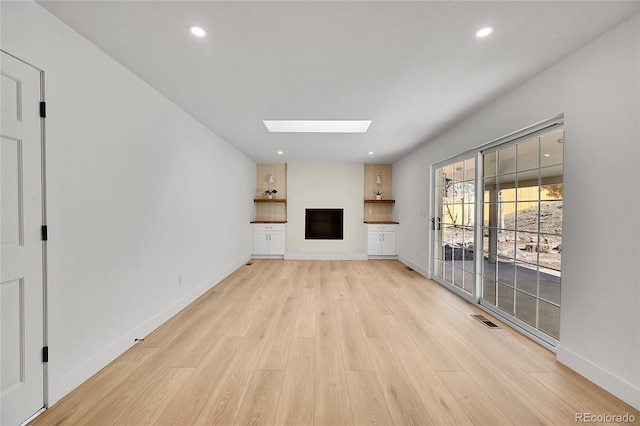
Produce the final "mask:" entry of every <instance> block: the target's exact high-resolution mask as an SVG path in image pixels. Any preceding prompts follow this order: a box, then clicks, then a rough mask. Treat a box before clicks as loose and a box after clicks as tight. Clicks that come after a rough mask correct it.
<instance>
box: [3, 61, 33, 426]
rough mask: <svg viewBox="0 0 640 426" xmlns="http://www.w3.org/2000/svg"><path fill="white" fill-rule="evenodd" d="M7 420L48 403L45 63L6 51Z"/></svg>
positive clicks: (25, 416) (29, 413)
mask: <svg viewBox="0 0 640 426" xmlns="http://www.w3.org/2000/svg"><path fill="white" fill-rule="evenodd" d="M1 80H2V86H1V90H2V91H1V92H0V94H1V96H0V97H1V98H2V127H1V128H0V131H1V133H0V139H1V144H2V150H1V153H0V157H1V166H0V167H1V176H0V178H1V179H2V199H1V215H2V216H1V222H2V227H1V234H0V235H1V240H2V264H1V265H2V272H1V279H0V302H1V307H0V308H1V311H0V313H1V314H0V315H1V318H0V320H1V333H2V334H1V335H0V338H1V341H0V343H1V356H2V358H1V361H0V363H1V364H2V370H1V377H0V382H1V386H2V388H1V396H0V398H1V399H0V410H1V414H0V417H1V419H0V424H2V425H14V424H20V423H22V422H24V421H25V420H27V419H28V418H29V417H31V416H32V415H33V414H35V413H36V412H37V411H38V410H40V409H41V408H42V407H43V406H44V365H43V362H42V347H43V341H44V323H43V317H44V314H43V312H44V307H43V291H44V290H43V282H44V281H43V272H42V271H43V263H42V262H43V243H42V236H41V226H42V223H43V220H42V219H43V213H42V211H43V210H42V161H41V160H42V136H41V122H40V113H39V105H40V71H39V70H37V69H35V68H33V67H31V66H29V65H27V64H25V63H24V62H21V61H20V60H18V59H15V58H14V57H12V56H10V55H7V54H6V53H4V52H2V61H1Z"/></svg>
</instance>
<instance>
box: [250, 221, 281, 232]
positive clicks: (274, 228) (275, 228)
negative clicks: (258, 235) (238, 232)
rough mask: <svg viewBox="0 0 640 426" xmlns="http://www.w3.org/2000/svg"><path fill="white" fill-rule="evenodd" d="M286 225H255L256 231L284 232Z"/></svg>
mask: <svg viewBox="0 0 640 426" xmlns="http://www.w3.org/2000/svg"><path fill="white" fill-rule="evenodd" d="M285 226H286V225H285V224H284V223H260V224H254V225H253V230H254V231H284V229H285Z"/></svg>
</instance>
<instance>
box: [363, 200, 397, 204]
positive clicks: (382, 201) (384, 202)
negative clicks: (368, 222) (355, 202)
mask: <svg viewBox="0 0 640 426" xmlns="http://www.w3.org/2000/svg"><path fill="white" fill-rule="evenodd" d="M364 202H365V203H367V204H369V203H374V204H375V203H379V204H393V203H395V202H396V200H364Z"/></svg>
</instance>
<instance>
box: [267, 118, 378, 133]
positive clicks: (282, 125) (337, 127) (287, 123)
mask: <svg viewBox="0 0 640 426" xmlns="http://www.w3.org/2000/svg"><path fill="white" fill-rule="evenodd" d="M262 122H263V123H264V125H265V127H266V128H267V130H268V131H269V132H271V133H366V132H367V130H368V129H369V126H370V125H371V120H263V121H262Z"/></svg>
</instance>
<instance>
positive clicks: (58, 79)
mask: <svg viewBox="0 0 640 426" xmlns="http://www.w3.org/2000/svg"><path fill="white" fill-rule="evenodd" d="M1 7H2V39H1V41H2V49H3V50H6V51H8V52H9V53H11V54H13V55H15V56H18V57H19V58H21V59H23V60H25V61H27V62H29V63H31V64H33V65H35V66H37V67H39V68H41V69H43V70H44V71H45V79H46V95H47V103H48V105H47V106H48V108H47V112H48V118H47V161H48V170H47V184H48V185H47V186H48V218H49V243H48V255H49V264H48V266H49V275H48V278H49V346H50V363H49V372H50V376H49V383H50V402H52V403H53V402H55V401H57V400H58V399H60V398H61V397H62V396H64V395H65V394H66V393H67V392H69V391H70V390H72V389H73V388H74V387H76V386H77V385H79V384H80V383H81V382H82V381H84V380H85V379H87V378H88V377H90V376H91V375H92V374H93V373H95V372H96V371H97V370H98V369H100V368H101V367H103V366H104V365H106V364H107V363H108V362H109V361H111V360H112V359H114V358H115V357H116V356H117V355H119V354H120V353H122V352H123V351H124V350H126V349H127V348H128V347H130V346H131V345H132V344H133V343H134V338H135V337H144V336H145V335H146V334H148V333H149V332H150V331H152V330H153V329H154V328H155V327H156V326H158V325H159V324H161V323H162V322H164V321H165V320H166V319H168V318H169V317H170V316H171V315H173V314H174V313H175V312H177V311H178V310H179V309H181V308H182V307H184V306H185V305H187V304H188V303H189V302H190V301H192V300H193V299H194V298H195V297H197V296H198V295H200V294H201V293H203V292H204V291H205V290H207V289H208V288H210V287H211V286H212V285H214V284H215V283H217V282H218V281H219V280H220V279H222V278H223V277H224V276H225V275H227V274H228V273H230V272H232V271H233V270H235V269H236V268H237V267H238V266H239V265H241V264H242V263H243V262H245V261H246V260H247V259H248V258H249V253H250V251H251V248H250V243H251V235H250V227H249V221H250V220H251V219H252V216H253V213H254V207H253V203H252V199H253V192H254V185H255V163H254V162H253V161H251V160H249V159H248V158H247V157H246V156H244V155H243V154H241V153H239V152H238V151H237V150H236V149H234V148H232V147H231V146H230V145H229V144H227V143H226V142H225V141H223V140H222V139H221V138H220V137H218V136H217V135H215V134H213V133H212V132H211V131H209V130H207V129H206V128H205V127H204V126H202V125H201V124H200V123H199V122H197V121H196V120H194V119H193V118H192V117H191V116H189V115H187V114H186V113H184V112H183V111H182V110H181V109H179V108H178V107H176V106H175V105H174V104H172V103H171V102H170V101H168V100H167V99H166V98H164V97H163V96H161V95H160V94H159V93H158V92H156V91H155V90H153V89H152V88H150V87H149V86H148V85H147V84H146V83H144V82H143V81H141V80H140V79H138V78H137V77H136V76H134V75H133V74H131V73H130V72H129V71H127V70H126V69H124V68H123V67H122V66H120V65H119V64H118V63H116V62H115V61H114V60H112V59H111V58H110V57H108V56H107V55H106V54H104V53H103V52H102V51H100V50H99V49H97V48H96V47H95V46H94V45H92V44H91V43H89V42H88V41H87V40H85V39H84V38H82V37H81V36H80V35H79V34H77V33H75V32H74V31H72V30H71V29H69V28H68V27H67V26H65V25H64V24H63V23H61V22H60V21H59V20H57V18H55V17H53V16H52V15H50V14H49V13H48V12H47V11H45V10H44V9H43V8H41V7H40V6H39V5H37V4H36V3H33V2H2V4H1ZM178 274H183V275H184V282H183V284H182V286H179V285H178Z"/></svg>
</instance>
